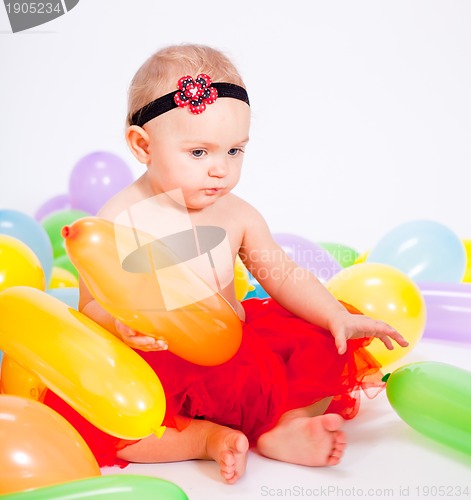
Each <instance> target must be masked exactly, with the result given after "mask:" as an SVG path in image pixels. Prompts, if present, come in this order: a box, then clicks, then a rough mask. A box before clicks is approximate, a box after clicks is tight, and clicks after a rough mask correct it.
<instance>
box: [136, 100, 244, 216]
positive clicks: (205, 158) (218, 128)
mask: <svg viewBox="0 0 471 500" xmlns="http://www.w3.org/2000/svg"><path fill="white" fill-rule="evenodd" d="M249 126H250V108H249V106H247V104H245V103H244V102H242V101H239V100H236V99H231V98H220V99H218V100H217V101H216V102H215V103H214V104H211V105H208V106H207V107H206V110H205V111H204V112H203V113H202V114H200V115H193V114H192V113H191V112H190V111H189V110H188V109H187V108H177V109H174V110H172V111H169V112H167V113H165V114H163V115H161V116H159V117H157V118H156V119H155V120H152V121H150V122H149V123H147V124H146V125H145V126H144V128H145V129H146V131H147V132H148V133H149V136H150V143H149V151H150V163H149V164H148V175H149V179H150V182H151V185H152V188H153V190H154V192H155V193H156V194H157V193H162V192H166V191H170V190H172V189H177V188H180V189H181V190H182V192H183V196H184V198H185V202H186V205H187V207H188V208H189V209H195V210H199V209H202V208H205V207H207V206H209V205H212V204H213V203H214V202H215V201H216V200H218V199H219V198H220V197H222V196H224V195H225V194H227V193H229V192H230V191H231V190H232V189H233V188H234V186H235V185H236V184H237V182H238V181H239V178H240V173H241V168H242V161H243V156H244V151H245V147H246V145H247V142H248V136H249Z"/></svg>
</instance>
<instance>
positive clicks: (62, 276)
mask: <svg viewBox="0 0 471 500" xmlns="http://www.w3.org/2000/svg"><path fill="white" fill-rule="evenodd" d="M78 286H79V281H78V279H77V278H76V277H75V276H74V275H73V274H72V273H71V272H70V271H67V269H63V268H62V267H57V266H53V268H52V274H51V281H50V283H49V288H69V287H78Z"/></svg>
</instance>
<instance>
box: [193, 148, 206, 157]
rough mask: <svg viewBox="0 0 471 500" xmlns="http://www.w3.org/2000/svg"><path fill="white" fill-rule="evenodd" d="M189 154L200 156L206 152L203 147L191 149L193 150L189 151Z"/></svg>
mask: <svg viewBox="0 0 471 500" xmlns="http://www.w3.org/2000/svg"><path fill="white" fill-rule="evenodd" d="M191 154H192V155H193V156H194V157H195V158H201V157H202V156H204V155H205V154H206V151H205V150H204V149H193V151H192V152H191Z"/></svg>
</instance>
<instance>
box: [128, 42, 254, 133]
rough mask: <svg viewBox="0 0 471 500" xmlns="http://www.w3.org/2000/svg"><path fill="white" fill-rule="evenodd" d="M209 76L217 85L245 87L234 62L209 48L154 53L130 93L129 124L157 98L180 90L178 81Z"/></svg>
mask: <svg viewBox="0 0 471 500" xmlns="http://www.w3.org/2000/svg"><path fill="white" fill-rule="evenodd" d="M200 73H206V74H208V75H209V76H210V77H211V79H212V81H213V82H227V83H234V84H236V85H240V86H241V87H244V88H245V85H244V82H243V81H242V78H241V76H240V74H239V72H238V71H237V69H236V68H235V66H234V65H233V64H232V62H231V61H230V60H229V59H228V58H227V57H226V56H225V55H224V54H223V53H222V52H220V51H219V50H216V49H213V48H211V47H207V46H206V45H193V44H185V45H171V46H169V47H166V48H164V49H161V50H159V51H158V52H156V53H155V54H153V55H152V56H151V57H149V59H147V61H145V63H144V64H143V65H142V66H141V67H140V68H139V69H138V71H137V73H136V74H135V75H134V78H133V79H132V81H131V85H130V86H129V92H128V113H127V117H126V125H127V126H129V125H130V124H131V117H132V115H133V114H134V113H135V112H136V111H138V110H139V109H141V108H142V107H143V106H145V105H146V104H149V103H150V102H151V101H153V100H154V99H157V98H159V97H162V96H163V95H165V94H168V93H169V92H172V91H173V90H176V89H177V82H178V80H179V79H180V78H181V77H182V76H185V75H190V76H192V77H193V78H196V77H197V76H198V75H199V74H200Z"/></svg>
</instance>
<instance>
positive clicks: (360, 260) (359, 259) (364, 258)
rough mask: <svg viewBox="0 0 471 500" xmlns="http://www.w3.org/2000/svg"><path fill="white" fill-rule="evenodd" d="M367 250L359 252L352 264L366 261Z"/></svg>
mask: <svg viewBox="0 0 471 500" xmlns="http://www.w3.org/2000/svg"><path fill="white" fill-rule="evenodd" d="M369 253H370V252H369V250H367V251H366V252H363V253H361V254H360V255H359V256H358V257H357V258H356V259H355V262H354V264H362V263H363V262H366V259H367V258H368V254H369Z"/></svg>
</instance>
